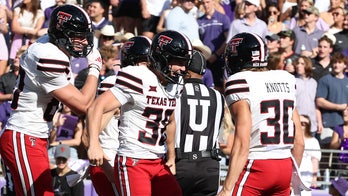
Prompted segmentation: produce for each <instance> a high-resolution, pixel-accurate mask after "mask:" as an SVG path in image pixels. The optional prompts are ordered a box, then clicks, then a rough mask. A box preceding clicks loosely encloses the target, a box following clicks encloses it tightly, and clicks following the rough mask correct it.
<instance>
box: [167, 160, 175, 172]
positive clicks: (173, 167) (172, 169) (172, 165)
mask: <svg viewBox="0 0 348 196" xmlns="http://www.w3.org/2000/svg"><path fill="white" fill-rule="evenodd" d="M166 165H167V166H168V167H169V169H170V172H171V173H172V174H173V175H176V166H175V160H174V161H167V162H166Z"/></svg>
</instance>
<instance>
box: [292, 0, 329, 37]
mask: <svg viewBox="0 0 348 196" xmlns="http://www.w3.org/2000/svg"><path fill="white" fill-rule="evenodd" d="M299 6H300V8H299V10H298V13H297V14H296V15H295V16H294V17H292V18H291V21H290V26H289V28H290V29H294V28H295V27H296V26H303V25H304V24H305V13H304V10H306V9H307V8H310V7H312V6H313V0H300V2H299ZM315 7H316V6H315ZM316 26H317V28H318V29H320V30H322V31H325V32H326V31H327V30H329V28H330V25H329V24H327V23H326V22H325V21H324V20H323V19H322V18H321V17H319V18H318V21H317V23H316Z"/></svg>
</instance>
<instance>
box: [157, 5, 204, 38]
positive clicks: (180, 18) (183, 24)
mask: <svg viewBox="0 0 348 196" xmlns="http://www.w3.org/2000/svg"><path fill="white" fill-rule="evenodd" d="M194 6H195V5H194V3H193V1H191V0H178V6H176V7H175V8H173V9H172V10H170V12H169V13H168V15H167V17H166V18H165V22H164V23H165V28H166V29H167V30H175V31H179V32H181V33H183V34H184V35H186V36H187V37H188V38H189V39H190V41H191V42H192V41H193V40H196V39H199V34H198V23H197V20H196V18H194V17H193V16H192V15H191V14H190V10H191V9H192V8H193V7H194Z"/></svg>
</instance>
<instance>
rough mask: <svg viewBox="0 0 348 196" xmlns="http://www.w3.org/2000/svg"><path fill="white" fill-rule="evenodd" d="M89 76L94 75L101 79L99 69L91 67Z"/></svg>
mask: <svg viewBox="0 0 348 196" xmlns="http://www.w3.org/2000/svg"><path fill="white" fill-rule="evenodd" d="M88 75H92V76H95V77H96V78H99V69H98V68H96V67H94V66H91V67H89V69H88Z"/></svg>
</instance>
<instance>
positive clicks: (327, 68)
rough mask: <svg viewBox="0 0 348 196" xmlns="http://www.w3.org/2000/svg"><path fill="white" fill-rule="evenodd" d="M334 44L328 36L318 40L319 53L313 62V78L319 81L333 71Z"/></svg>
mask: <svg viewBox="0 0 348 196" xmlns="http://www.w3.org/2000/svg"><path fill="white" fill-rule="evenodd" d="M332 51H333V42H332V40H331V39H330V38H328V37H327V36H323V37H322V38H320V39H319V40H318V52H317V55H316V57H315V58H314V59H313V60H312V61H313V78H314V79H315V80H316V81H317V82H318V80H319V79H320V78H321V77H323V76H325V75H327V74H329V73H330V72H331V71H332V64H331V53H332Z"/></svg>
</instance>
